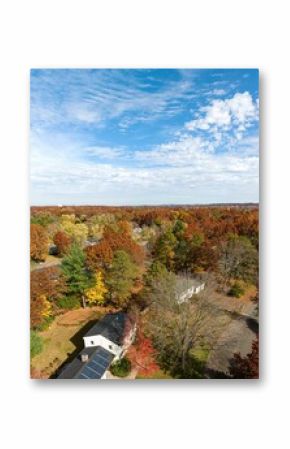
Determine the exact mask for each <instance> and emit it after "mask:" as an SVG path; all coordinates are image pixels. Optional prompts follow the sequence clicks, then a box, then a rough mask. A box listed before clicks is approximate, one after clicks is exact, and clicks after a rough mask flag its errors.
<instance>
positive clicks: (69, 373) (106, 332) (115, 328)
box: [58, 312, 126, 379]
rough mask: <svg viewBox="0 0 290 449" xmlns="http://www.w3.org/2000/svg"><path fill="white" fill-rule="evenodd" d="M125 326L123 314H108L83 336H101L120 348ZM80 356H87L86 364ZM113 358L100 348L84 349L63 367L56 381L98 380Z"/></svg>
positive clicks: (109, 353) (124, 315)
mask: <svg viewBox="0 0 290 449" xmlns="http://www.w3.org/2000/svg"><path fill="white" fill-rule="evenodd" d="M125 324H126V314H125V313H123V312H118V313H110V314H108V315H106V316H105V317H104V318H102V319H101V320H99V321H98V322H97V323H96V324H94V325H93V326H92V327H91V329H90V330H89V331H88V332H87V333H86V334H85V335H84V336H85V337H92V336H95V335H103V336H104V337H105V338H107V339H108V340H110V341H111V342H113V343H115V344H117V345H119V346H122V341H123V336H124V331H125ZM82 354H87V355H88V357H89V360H88V361H87V362H82V360H81V357H82ZM113 358H114V355H113V354H112V353H111V352H109V351H107V350H106V349H104V348H102V347H100V346H92V347H88V348H84V349H83V350H82V351H81V352H80V353H79V354H78V355H77V356H76V357H75V359H73V360H72V361H71V362H70V363H68V364H67V365H65V366H64V368H63V369H62V371H61V372H60V374H59V375H58V379H100V378H101V377H102V375H103V374H104V372H105V371H106V370H107V369H108V368H109V366H110V364H111V362H112V360H113Z"/></svg>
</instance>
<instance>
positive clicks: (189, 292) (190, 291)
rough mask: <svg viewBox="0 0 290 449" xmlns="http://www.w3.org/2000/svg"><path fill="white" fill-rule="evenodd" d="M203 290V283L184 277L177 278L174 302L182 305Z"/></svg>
mask: <svg viewBox="0 0 290 449" xmlns="http://www.w3.org/2000/svg"><path fill="white" fill-rule="evenodd" d="M204 288H205V283H204V282H203V281H200V280H198V279H191V278H188V277H185V276H178V277H177V280H176V300H177V302H178V304H182V303H183V302H186V301H188V300H189V298H191V297H192V296H193V295H197V294H198V293H200V292H201V291H202V290H204Z"/></svg>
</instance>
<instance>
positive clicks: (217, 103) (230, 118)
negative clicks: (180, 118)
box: [185, 92, 258, 132]
mask: <svg viewBox="0 0 290 449" xmlns="http://www.w3.org/2000/svg"><path fill="white" fill-rule="evenodd" d="M198 115H199V117H198V118H197V119H195V120H192V121H190V122H187V123H186V124H185V128H186V129H187V130H189V131H194V130H199V129H201V130H206V129H209V128H210V127H212V126H214V127H216V128H223V129H227V128H228V127H230V126H239V127H240V128H239V131H240V132H241V131H242V130H243V129H244V128H245V127H247V126H249V124H250V123H251V122H253V121H255V120H257V119H258V104H257V103H255V102H254V101H253V98H252V96H251V95H250V94H249V92H243V93H236V94H235V95H234V96H233V97H232V98H229V99H226V100H214V101H212V103H211V104H210V105H209V106H205V107H203V108H201V109H200V111H199V112H198Z"/></svg>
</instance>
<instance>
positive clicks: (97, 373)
mask: <svg viewBox="0 0 290 449" xmlns="http://www.w3.org/2000/svg"><path fill="white" fill-rule="evenodd" d="M82 354H87V355H88V357H89V359H88V361H87V362H82V360H81V356H82ZM113 358H114V354H112V353H111V352H109V351H107V350H106V349H104V348H101V347H100V346H97V347H90V348H84V349H83V350H82V351H81V352H80V353H79V354H78V355H77V357H76V358H75V359H73V361H72V362H70V363H68V364H67V365H66V366H65V367H64V368H63V370H62V371H61V372H60V374H59V375H58V377H57V378H58V379H101V377H102V376H103V374H104V373H105V371H106V370H107V369H108V368H109V366H110V364H111V362H112V360H113Z"/></svg>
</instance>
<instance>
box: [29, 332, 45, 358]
mask: <svg viewBox="0 0 290 449" xmlns="http://www.w3.org/2000/svg"><path fill="white" fill-rule="evenodd" d="M42 350H43V340H42V338H41V337H40V335H38V333H37V332H35V331H31V332H30V357H31V358H33V357H35V356H36V355H37V354H40V353H41V351H42Z"/></svg>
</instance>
